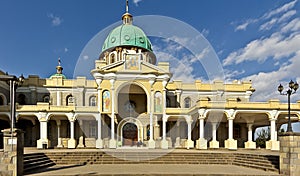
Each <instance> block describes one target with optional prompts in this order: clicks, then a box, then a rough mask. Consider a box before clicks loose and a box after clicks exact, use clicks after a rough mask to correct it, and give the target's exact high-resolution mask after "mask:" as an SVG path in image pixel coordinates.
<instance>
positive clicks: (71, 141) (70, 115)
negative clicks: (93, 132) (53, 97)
mask: <svg viewBox="0 0 300 176" xmlns="http://www.w3.org/2000/svg"><path fill="white" fill-rule="evenodd" d="M67 116H68V119H69V122H70V135H71V136H70V139H69V140H68V148H71V149H74V148H76V140H75V125H74V124H75V117H74V114H73V113H68V114H67Z"/></svg>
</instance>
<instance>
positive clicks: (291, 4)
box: [262, 0, 297, 19]
mask: <svg viewBox="0 0 300 176" xmlns="http://www.w3.org/2000/svg"><path fill="white" fill-rule="evenodd" d="M296 2H297V0H295V1H292V2H289V3H286V4H284V5H283V6H281V7H279V8H277V9H275V10H272V11H270V12H268V13H265V14H264V15H263V16H262V19H269V18H271V17H272V16H274V15H277V14H280V13H283V12H286V11H288V10H290V9H292V8H293V7H294V6H295V4H296Z"/></svg>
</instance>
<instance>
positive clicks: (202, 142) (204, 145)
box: [196, 109, 207, 149]
mask: <svg viewBox="0 0 300 176" xmlns="http://www.w3.org/2000/svg"><path fill="white" fill-rule="evenodd" d="M205 111H206V110H205V109H199V110H198V113H199V118H198V119H199V139H198V140H197V141H196V148H197V149H207V140H206V139H205V138H204V119H205V118H206V116H205Z"/></svg>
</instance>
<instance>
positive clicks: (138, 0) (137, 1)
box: [133, 0, 142, 6]
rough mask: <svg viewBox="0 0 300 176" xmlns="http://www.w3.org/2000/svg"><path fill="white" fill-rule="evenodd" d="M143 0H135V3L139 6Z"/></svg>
mask: <svg viewBox="0 0 300 176" xmlns="http://www.w3.org/2000/svg"><path fill="white" fill-rule="evenodd" d="M141 1H142V0H133V3H134V4H135V5H136V6H139V3H140V2H141Z"/></svg>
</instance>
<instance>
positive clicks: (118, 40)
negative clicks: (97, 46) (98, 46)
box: [102, 24, 152, 52]
mask: <svg viewBox="0 0 300 176" xmlns="http://www.w3.org/2000/svg"><path fill="white" fill-rule="evenodd" d="M117 46H133V47H139V48H143V49H146V50H148V51H151V52H152V46H151V43H150V41H149V39H148V37H147V36H146V35H145V33H144V32H143V30H142V29H140V28H139V27H137V26H134V25H131V24H122V25H120V26H118V27H116V28H115V29H113V30H112V31H111V32H110V34H109V35H108V36H107V38H106V40H105V41H104V44H103V47H102V52H103V51H105V50H107V49H110V48H115V47H117Z"/></svg>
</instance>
